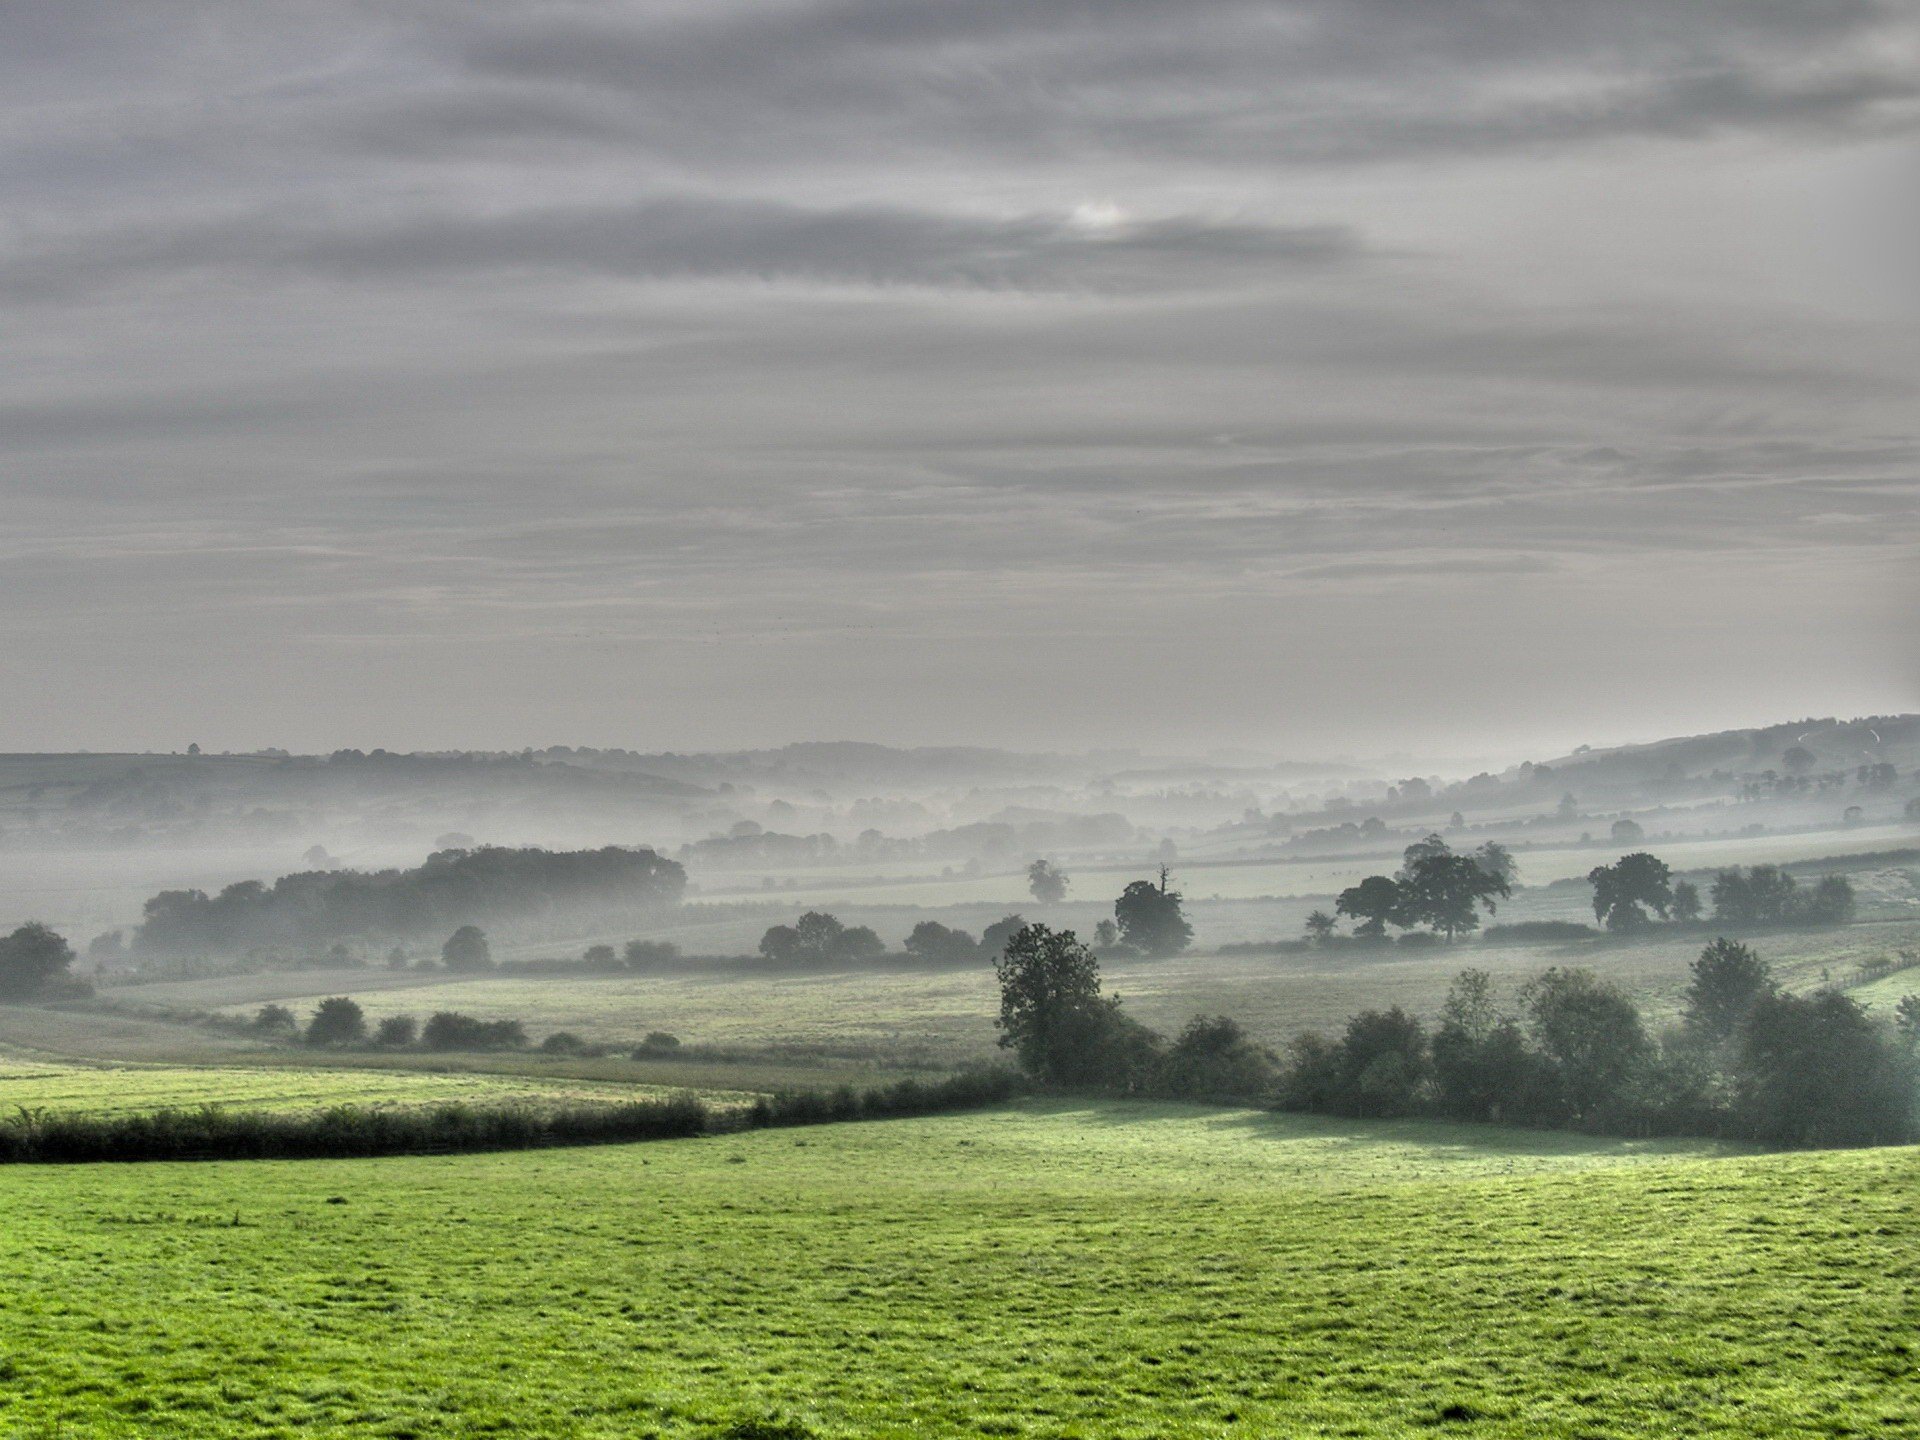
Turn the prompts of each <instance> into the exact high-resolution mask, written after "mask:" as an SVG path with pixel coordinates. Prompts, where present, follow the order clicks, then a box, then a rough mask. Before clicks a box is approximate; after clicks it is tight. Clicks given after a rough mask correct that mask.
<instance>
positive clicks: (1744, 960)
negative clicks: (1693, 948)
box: [1683, 937, 1774, 1045]
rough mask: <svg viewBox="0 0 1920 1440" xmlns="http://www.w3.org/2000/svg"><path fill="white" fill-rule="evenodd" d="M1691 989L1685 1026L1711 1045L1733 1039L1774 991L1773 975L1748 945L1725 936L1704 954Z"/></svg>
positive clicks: (1697, 967)
mask: <svg viewBox="0 0 1920 1440" xmlns="http://www.w3.org/2000/svg"><path fill="white" fill-rule="evenodd" d="M1692 976H1693V978H1692V981H1691V983H1689V984H1688V986H1687V996H1686V1010H1685V1012H1684V1017H1683V1019H1684V1023H1685V1025H1686V1027H1687V1031H1688V1033H1689V1034H1691V1035H1693V1036H1695V1037H1696V1038H1698V1039H1700V1040H1704V1041H1706V1042H1707V1043H1708V1044H1710V1045H1718V1044H1721V1043H1722V1042H1724V1041H1726V1040H1728V1039H1730V1038H1732V1036H1733V1033H1734V1032H1735V1031H1736V1030H1738V1029H1739V1027H1740V1022H1741V1021H1743V1020H1745V1019H1746V1018H1747V1013H1748V1012H1749V1011H1750V1010H1752V1009H1753V1007H1754V1005H1755V1004H1757V1003H1758V1002H1759V1000H1760V997H1761V996H1763V995H1769V994H1771V993H1772V992H1773V989H1774V984H1773V972H1772V970H1771V969H1770V968H1769V967H1768V965H1767V962H1766V961H1764V960H1762V959H1761V958H1760V957H1759V956H1758V955H1756V954H1754V953H1753V951H1751V950H1749V949H1748V948H1747V947H1746V946H1745V945H1741V944H1739V943H1738V942H1736V941H1733V940H1728V939H1725V938H1724V937H1723V938H1721V939H1718V940H1715V941H1714V942H1713V943H1712V944H1711V945H1709V946H1707V948H1706V949H1704V950H1702V951H1701V952H1700V955H1699V958H1697V959H1696V960H1695V961H1694V962H1693V968H1692Z"/></svg>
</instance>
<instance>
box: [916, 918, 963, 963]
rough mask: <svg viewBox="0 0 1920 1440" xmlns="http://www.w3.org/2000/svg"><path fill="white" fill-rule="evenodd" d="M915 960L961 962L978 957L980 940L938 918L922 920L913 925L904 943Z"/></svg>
mask: <svg viewBox="0 0 1920 1440" xmlns="http://www.w3.org/2000/svg"><path fill="white" fill-rule="evenodd" d="M904 948H905V950H906V952H907V954H909V955H911V956H913V957H914V958H915V959H916V960H925V961H927V962H928V963H929V964H935V965H964V964H966V963H968V962H969V961H978V960H979V958H980V942H979V941H978V940H976V939H974V938H973V936H971V935H969V934H968V933H967V932H966V931H964V930H953V929H949V928H948V927H947V926H945V925H942V924H941V923H940V922H939V921H938V920H922V921H921V922H920V923H919V924H918V925H915V926H914V927H913V931H912V933H910V934H909V935H908V936H907V939H906V944H905V946H904Z"/></svg>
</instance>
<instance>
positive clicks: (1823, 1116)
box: [1737, 990, 1914, 1145]
mask: <svg viewBox="0 0 1920 1440" xmlns="http://www.w3.org/2000/svg"><path fill="white" fill-rule="evenodd" d="M1737 1064H1738V1097H1739V1098H1738V1101H1737V1111H1738V1114H1739V1116H1740V1118H1741V1120H1742V1122H1743V1123H1744V1125H1745V1128H1746V1129H1747V1131H1748V1133H1749V1134H1751V1135H1752V1136H1753V1137H1754V1138H1755V1139H1758V1140H1764V1141H1768V1142H1770V1143H1773V1144H1789V1145H1855V1144H1884V1143H1886V1142H1888V1141H1901V1140H1907V1139H1911V1138H1912V1137H1913V1134H1914V1104H1913V1087H1914V1066H1913V1058H1912V1057H1911V1056H1910V1055H1907V1054H1905V1053H1903V1051H1902V1048H1897V1047H1896V1045H1895V1044H1893V1043H1888V1042H1886V1041H1883V1040H1882V1039H1881V1037H1880V1034H1879V1033H1878V1032H1877V1031H1876V1029H1875V1027H1874V1024H1873V1022H1872V1020H1871V1019H1870V1018H1869V1017H1868V1015H1867V1013H1866V1011H1865V1010H1863V1009H1861V1007H1860V1005H1859V1004H1858V1002H1856V1001H1855V1000H1853V999H1852V998H1851V997H1850V996H1846V995H1842V994H1841V993H1839V992H1838V991H1836V990H1822V991H1819V992H1817V993H1815V994H1813V995H1808V996H1799V995H1789V994H1784V993H1780V992H1773V993H1770V994H1766V995H1763V996H1761V997H1760V998H1759V999H1758V1000H1757V1001H1756V1002H1755V1003H1754V1006H1753V1008H1752V1009H1751V1010H1750V1011H1749V1012H1748V1013H1747V1017H1746V1019H1745V1021H1744V1022H1743V1023H1742V1025H1741V1027H1740V1034H1739V1059H1738V1062H1737Z"/></svg>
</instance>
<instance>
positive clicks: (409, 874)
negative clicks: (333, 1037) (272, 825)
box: [134, 845, 687, 955]
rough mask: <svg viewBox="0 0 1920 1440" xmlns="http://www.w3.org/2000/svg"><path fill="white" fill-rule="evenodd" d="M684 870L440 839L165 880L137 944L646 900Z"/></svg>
mask: <svg viewBox="0 0 1920 1440" xmlns="http://www.w3.org/2000/svg"><path fill="white" fill-rule="evenodd" d="M686 883H687V875H686V871H685V870H684V869H682V868H681V867H680V865H679V864H678V863H676V862H675V861H672V860H669V859H666V858H665V857H664V856H661V855H657V854H655V853H654V852H653V851H651V850H645V849H626V848H622V847H620V846H615V845H609V846H606V847H604V848H602V849H598V850H570V851H552V850H539V849H521V850H513V849H505V848H500V847H491V846H489V847H484V848H481V849H476V850H442V851H439V852H438V853H436V854H434V855H432V856H429V857H428V859H427V861H426V863H425V864H423V865H420V866H418V867H416V868H414V869H411V870H380V871H373V872H361V871H354V870H315V871H307V872H304V873H302V874H297V875H283V876H282V877H281V878H280V879H278V880H276V881H274V882H273V884H272V885H268V884H266V883H264V882H263V881H259V880H244V881H241V882H240V883H238V884H235V885H229V886H227V888H226V889H224V890H222V891H221V892H220V893H219V894H218V895H208V894H207V893H206V892H205V891H204V890H166V891H162V892H161V893H160V894H158V895H155V896H154V897H153V898H152V899H151V900H149V901H147V903H146V908H145V919H144V920H143V921H142V923H141V925H140V927H139V929H138V930H137V931H135V934H134V948H135V949H136V950H139V951H142V952H145V953H149V954H162V955H166V954H194V953H205V952H217V951H240V950H248V949H253V948H256V947H262V948H271V947H274V946H295V945H311V944H313V943H315V942H328V941H335V940H341V939H346V938H349V937H364V936H410V935H420V934H424V933H428V932H434V931H442V930H445V929H446V928H448V927H449V926H454V925H460V924H467V923H471V922H472V921H474V920H481V919H519V918H525V917H532V916H538V915H541V914H544V913H546V912H548V911H552V910H558V909H561V908H563V907H564V908H572V909H599V910H609V911H611V910H618V911H623V912H631V911H643V910H649V909H654V908H657V907H660V906H664V905H671V904H674V903H677V902H678V901H679V899H680V897H681V896H682V894H683V893H684V892H685V890H686Z"/></svg>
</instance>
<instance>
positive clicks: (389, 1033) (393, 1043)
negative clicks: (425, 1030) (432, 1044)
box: [373, 1015, 420, 1050]
mask: <svg viewBox="0 0 1920 1440" xmlns="http://www.w3.org/2000/svg"><path fill="white" fill-rule="evenodd" d="M419 1033H420V1023H419V1022H418V1021H417V1020H415V1019H414V1018H413V1016H411V1015H389V1016H387V1018H386V1019H384V1020H382V1021H381V1022H380V1023H379V1024H378V1025H377V1026H375V1027H374V1031H373V1043H374V1044H376V1045H379V1046H382V1047H383V1048H385V1049H389V1050H399V1049H403V1048H405V1047H406V1046H408V1045H411V1044H413V1042H414V1040H415V1039H416V1038H418V1036H419Z"/></svg>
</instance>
